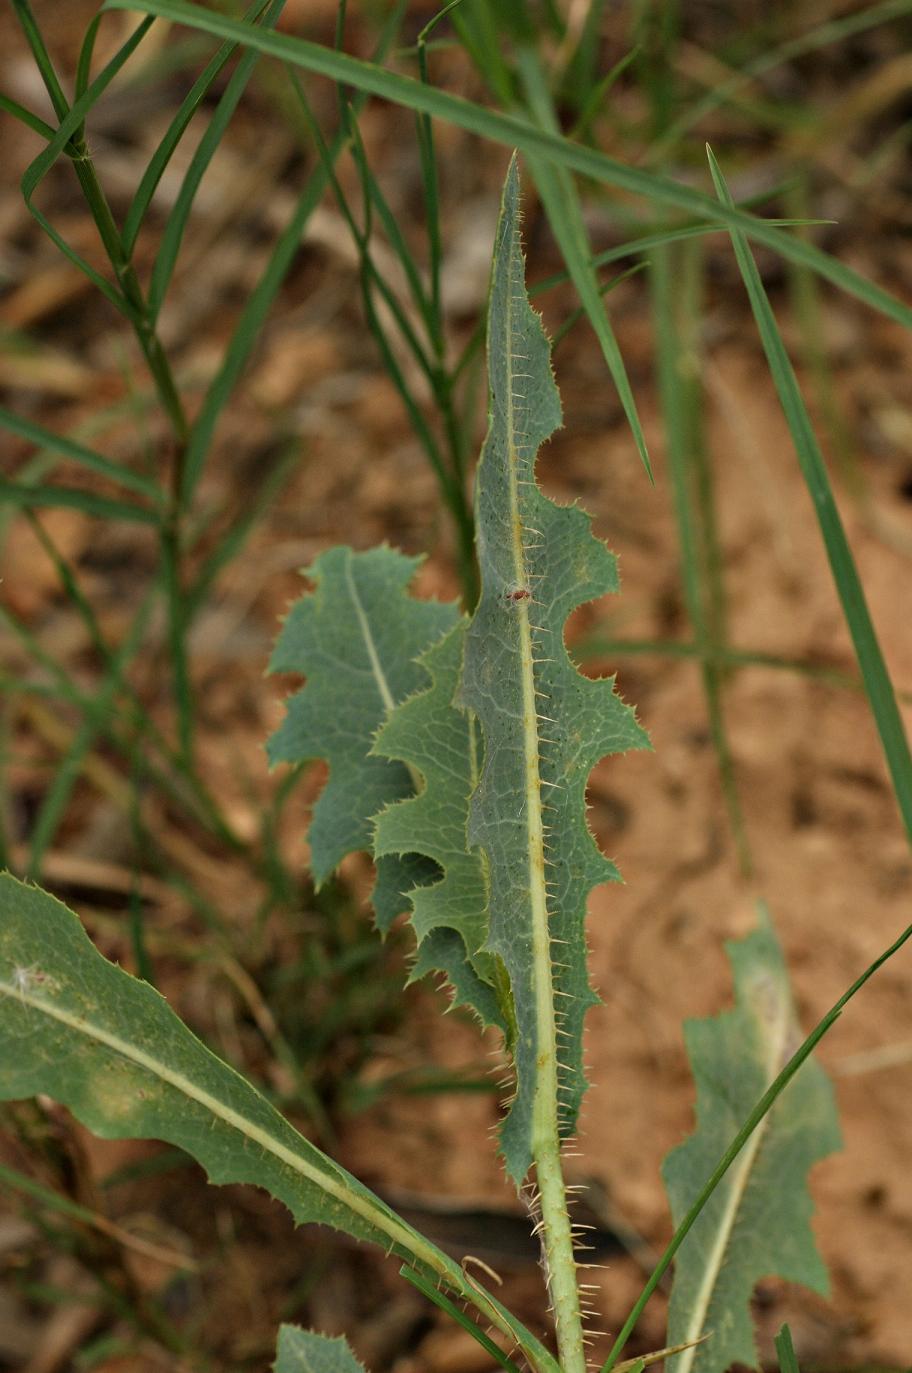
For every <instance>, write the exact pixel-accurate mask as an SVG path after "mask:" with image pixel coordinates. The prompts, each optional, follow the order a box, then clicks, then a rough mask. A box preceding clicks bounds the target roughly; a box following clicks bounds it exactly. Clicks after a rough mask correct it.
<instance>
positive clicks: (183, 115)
mask: <svg viewBox="0 0 912 1373" xmlns="http://www.w3.org/2000/svg"><path fill="white" fill-rule="evenodd" d="M267 4H268V0H257V3H256V4H254V5H251V7H250V9H249V10H248V11H247V14H246V15H245V16H244V22H245V23H252V22H254V21H255V20H256V19H258V18H259V16H260V15H261V14H262V13H263V11H264V10H265V9H266V6H267ZM235 52H237V44H236V43H230V42H229V43H223V44H222V46H221V47H220V48H219V50H218V52H216V53H215V55H214V56H213V57H212V58H210V60H209V61H208V62H207V64H206V66H205V67H204V69H203V70H202V71H201V72H200V74H199V76H198V77H197V79H196V80H195V81H194V83H193V85H192V86H191V87H190V90H189V91H188V92H187V94H186V95H185V96H184V99H183V100H182V101H181V103H180V107H179V108H178V111H177V114H176V115H175V116H174V118H173V119H172V121H171V123H170V124H169V125H168V128H167V129H166V131H165V134H164V137H163V138H162V140H161V142H160V143H159V145H158V147H157V148H156V149H155V152H154V153H153V154H152V157H151V159H150V161H149V164H148V166H147V167H146V170H145V171H144V172H143V174H142V177H141V178H140V182H139V186H138V187H137V189H136V194H135V195H134V197H133V199H132V201H131V202H130V208H129V209H128V210H127V213H126V217H125V219H124V225H123V234H122V238H123V245H124V252H125V253H126V254H127V256H128V257H130V256H132V254H133V249H134V248H135V246H136V240H137V238H138V236H139V231H140V229H141V228H142V224H143V220H144V219H145V217H146V212H147V211H148V209H149V205H150V204H151V202H152V197H153V195H154V194H155V191H156V188H157V186H158V183H159V182H160V181H161V179H162V176H163V175H164V172H165V168H166V167H167V165H168V163H169V162H170V161H171V158H172V156H173V154H174V151H175V149H176V147H177V145H178V143H179V142H180V140H181V138H182V137H183V135H184V133H185V132H186V129H187V126H188V125H189V123H190V121H191V119H192V118H193V116H194V114H195V113H196V111H197V110H198V109H199V107H200V105H201V104H202V102H203V101H204V100H205V98H206V95H207V94H208V92H209V91H210V89H211V88H212V86H213V84H214V83H215V81H216V80H217V79H218V77H219V75H220V73H221V71H222V69H223V68H224V67H225V65H226V64H227V63H228V62H229V61H230V59H231V57H232V55H233V54H234V53H235Z"/></svg>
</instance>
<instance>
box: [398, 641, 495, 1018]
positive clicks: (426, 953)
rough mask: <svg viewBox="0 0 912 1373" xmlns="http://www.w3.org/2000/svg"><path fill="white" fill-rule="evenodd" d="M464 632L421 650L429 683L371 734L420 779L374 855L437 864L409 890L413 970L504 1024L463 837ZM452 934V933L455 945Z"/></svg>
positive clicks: (468, 785)
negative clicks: (434, 876)
mask: <svg viewBox="0 0 912 1373" xmlns="http://www.w3.org/2000/svg"><path fill="white" fill-rule="evenodd" d="M465 630H466V622H465V621H464V620H461V621H460V622H459V623H458V624H457V625H456V626H455V627H454V628H453V629H452V630H450V632H449V633H448V634H447V635H445V637H444V638H443V639H441V640H440V641H439V642H438V643H436V644H434V645H433V646H432V647H431V648H429V649H427V650H426V651H425V652H424V653H423V654H422V655H421V657H420V659H419V662H420V664H421V666H422V667H424V668H425V669H426V671H427V673H428V676H429V677H430V680H431V686H430V687H429V688H428V689H427V690H426V691H419V692H416V694H415V695H414V696H412V697H410V698H409V699H408V700H407V701H404V702H403V703H402V704H401V705H399V706H397V707H396V708H395V710H393V711H392V712H391V713H390V715H389V717H388V718H387V720H386V723H385V724H384V725H383V726H381V728H380V730H379V732H378V734H377V737H376V740H375V742H374V753H376V754H378V755H380V756H382V757H384V758H391V759H396V760H398V761H400V762H403V763H405V764H406V765H407V766H408V767H410V768H412V769H413V770H414V771H415V773H416V774H417V775H418V776H419V777H420V779H421V786H420V790H419V792H418V794H417V795H415V796H410V797H408V798H407V799H405V800H403V801H398V802H396V803H395V804H393V805H390V806H388V807H387V808H386V809H385V810H384V811H381V813H380V814H379V815H378V816H377V819H376V823H375V831H374V854H375V855H376V856H377V857H378V858H380V857H386V856H389V855H401V854H406V853H409V852H417V853H421V854H424V855H425V856H426V857H427V858H430V859H432V860H433V861H434V863H435V864H436V865H437V867H438V868H439V870H440V876H439V880H437V881H433V882H430V883H427V884H424V885H422V886H420V887H418V888H416V889H415V890H414V891H412V892H410V893H408V895H409V898H410V901H411V904H412V925H413V927H414V930H415V936H416V938H417V940H418V946H419V954H418V956H419V962H418V964H417V969H418V972H419V975H420V974H423V973H424V972H427V971H429V970H430V969H431V968H435V967H436V968H439V969H440V970H441V971H442V972H444V973H445V974H446V975H447V977H448V979H449V980H450V982H451V984H452V986H453V989H454V992H455V995H456V998H457V999H458V1000H459V1001H460V1002H463V1003H464V1004H468V1005H470V1006H471V1007H472V1008H473V1009H474V1010H475V1011H476V1012H477V1013H478V1015H479V1016H480V1017H481V1018H482V1020H483V1021H484V1023H485V1024H491V1023H496V1024H498V1025H500V1027H501V1029H503V1030H504V1031H505V1032H506V1030H507V1018H506V1017H505V1016H504V1015H503V1014H502V1013H501V1011H500V1009H499V1008H498V1004H497V996H496V992H495V987H496V984H497V968H496V965H495V960H494V958H493V957H492V955H491V954H490V953H487V952H485V951H484V949H483V945H484V943H485V939H486V937H487V931H488V920H487V891H486V887H485V879H484V872H483V870H482V863H481V856H480V854H479V852H478V851H477V850H475V851H474V852H470V851H469V850H468V847H467V842H466V827H467V822H468V808H469V795H470V793H471V792H472V790H473V789H474V787H475V783H476V780H477V779H476V776H475V771H476V767H475V758H474V753H475V750H474V747H473V741H472V729H473V725H472V721H471V719H470V717H469V715H468V713H467V712H466V711H464V710H460V709H459V708H458V707H457V706H456V705H455V704H454V697H455V695H456V692H457V689H458V686H459V679H460V675H461V672H462V655H463V643H464V640H465ZM451 935H456V936H458V941H459V942H458V944H456V943H454V940H453V939H452V938H451V937H449V936H451ZM428 936H433V937H432V938H431V939H429V938H428ZM464 965H465V966H464Z"/></svg>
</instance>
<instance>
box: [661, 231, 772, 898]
mask: <svg viewBox="0 0 912 1373" xmlns="http://www.w3.org/2000/svg"><path fill="white" fill-rule="evenodd" d="M680 267H681V262H680V258H677V257H676V258H675V259H674V260H672V256H671V250H670V249H668V248H660V249H659V250H658V252H657V253H656V254H655V256H654V258H653V260H652V288H653V304H654V318H655V331H656V353H657V363H658V375H659V395H660V399H661V405H662V410H663V414H664V428H665V433H666V435H667V439H666V451H667V456H668V468H669V474H670V477H671V489H672V496H673V503H674V510H675V521H676V524H677V528H678V545H679V548H680V555H681V572H682V583H683V589H684V600H685V604H686V606H687V614H688V617H689V619H690V622H691V625H692V626H693V632H694V638H695V640H696V643H697V651H698V655H699V658H700V673H701V676H702V679H703V693H704V696H705V698H706V710H707V715H708V717H709V726H710V734H711V736H712V742H713V748H714V750H715V753H716V761H717V765H718V768H719V776H720V779H721V783H722V791H723V795H724V797H725V804H726V808H727V810H728V816H729V822H730V825H731V830H732V835H733V837H734V841H735V847H736V849H737V854H738V862H739V865H740V868H741V871H742V873H743V874H744V875H745V876H748V875H749V874H750V871H751V867H752V864H751V856H750V848H749V844H748V839H747V830H746V827H745V823H744V816H743V814H742V810H741V803H740V800H739V797H738V787H737V781H736V778H735V768H734V761H733V759H732V752H731V748H730V746H729V742H728V734H727V731H726V728H725V710H724V703H723V698H722V686H723V670H722V669H721V668H720V666H719V664H718V661H717V659H716V658H715V656H714V650H715V649H716V648H718V647H722V648H724V646H725V645H724V617H723V614H722V606H723V603H724V596H723V591H722V586H721V569H720V566H719V558H718V556H717V555H716V540H715V536H714V535H715V521H714V518H713V504H712V500H711V488H709V487H708V481H704V483H703V486H704V499H703V500H702V501H701V500H699V499H698V492H697V483H698V480H699V469H700V466H701V464H702V465H703V466H705V458H704V457H703V454H702V452H701V450H702V447H703V442H702V434H701V432H700V430H701V428H702V425H701V415H700V409H701V393H700V387H699V382H698V381H697V379H696V375H695V369H694V368H693V367H692V366H689V365H688V358H691V357H692V356H693V339H690V340H688V339H686V338H685V337H684V333H683V330H682V329H681V328H680V326H679V320H678V307H679V306H680V305H684V306H686V305H687V303H688V302H687V295H688V293H687V292H686V291H683V290H682V286H681V280H682V273H681V271H680ZM685 280H686V278H685ZM691 323H692V321H691ZM688 345H690V346H689V347H688ZM695 469H696V470H695ZM707 476H708V474H707Z"/></svg>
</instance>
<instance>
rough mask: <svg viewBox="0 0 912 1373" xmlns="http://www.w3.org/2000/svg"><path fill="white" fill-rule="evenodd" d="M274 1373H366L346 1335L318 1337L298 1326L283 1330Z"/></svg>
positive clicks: (288, 1326)
mask: <svg viewBox="0 0 912 1373" xmlns="http://www.w3.org/2000/svg"><path fill="white" fill-rule="evenodd" d="M272 1367H273V1373H364V1365H363V1364H361V1363H359V1362H358V1360H357V1359H356V1358H355V1356H354V1354H353V1353H352V1351H351V1349H350V1348H349V1346H348V1343H347V1341H346V1340H345V1339H344V1337H343V1336H342V1335H340V1336H338V1338H336V1339H334V1338H333V1337H332V1336H331V1335H318V1334H317V1333H316V1331H314V1330H301V1329H300V1328H299V1327H298V1326H296V1325H282V1326H280V1327H279V1342H278V1345H277V1347H276V1361H275V1363H274V1364H273V1365H272Z"/></svg>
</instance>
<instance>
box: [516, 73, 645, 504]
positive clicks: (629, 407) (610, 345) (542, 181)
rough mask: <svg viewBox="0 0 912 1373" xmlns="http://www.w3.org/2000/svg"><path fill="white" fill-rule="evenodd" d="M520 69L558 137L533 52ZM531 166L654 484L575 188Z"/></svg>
mask: <svg viewBox="0 0 912 1373" xmlns="http://www.w3.org/2000/svg"><path fill="white" fill-rule="evenodd" d="M518 67H519V72H520V75H521V78H522V82H523V86H524V88H525V92H526V98H527V100H528V102H529V107H530V109H531V111H532V115H533V117H534V119H535V120H536V122H537V123H538V124H540V125H541V127H542V128H544V129H546V130H547V131H548V132H549V133H552V134H554V135H555V136H559V125H558V122H557V116H556V114H555V112H554V106H553V104H552V101H551V96H550V93H549V91H548V84H547V81H546V80H545V75H544V72H543V71H542V69H541V65H540V63H539V60H538V54H537V53H536V52H535V51H534V50H532V49H531V48H524V49H523V50H522V51H521V52H520V53H519V56H518ZM529 167H530V170H531V172H532V177H533V179H534V181H535V184H536V187H537V188H538V193H539V195H540V196H541V199H542V204H543V205H544V207H545V212H546V214H547V216H548V223H549V224H550V226H551V232H552V233H553V234H554V237H555V239H556V240H557V243H558V247H559V248H560V250H561V254H562V255H563V259H564V261H565V262H566V264H567V271H568V273H569V276H570V280H571V281H572V282H573V285H574V286H575V288H576V292H577V295H578V296H579V298H580V303H581V304H582V307H583V309H584V310H585V312H586V316H587V318H588V320H589V323H590V324H591V326H592V329H593V331H594V333H595V336H596V338H597V339H598V341H599V347H600V348H601V350H602V356H603V357H604V359H605V362H606V364H607V366H608V371H609V372H610V373H611V377H612V380H613V381H614V385H615V388H616V389H617V393H618V398H619V400H620V402H621V406H622V408H623V411H624V414H625V415H626V417H627V423H628V424H629V426H630V432H631V433H632V435H633V440H634V443H635V444H636V447H637V452H638V453H639V455H640V459H641V461H642V463H643V466H644V467H645V469H646V473H647V476H648V477H649V479H650V481H651V480H652V467H651V464H650V462H649V453H648V452H647V449H646V440H645V438H644V436H643V427H642V425H641V424H640V417H639V414H638V413H637V408H636V401H635V400H634V398H633V391H632V390H631V387H630V379H629V378H628V376H627V369H626V368H625V366H624V360H623V358H622V357H621V350H620V348H619V347H618V342H617V339H616V338H615V336H614V330H613V329H612V327H611V322H610V320H609V318H608V314H607V311H606V309H605V304H604V301H603V299H602V292H601V290H600V289H599V282H598V278H597V277H596V274H595V269H594V267H592V265H591V263H592V249H591V247H590V245H589V235H588V234H587V232H586V226H585V224H584V223H583V211H582V207H581V205H580V200H579V195H578V193H577V189H576V184H575V182H574V180H573V177H572V176H571V174H570V172H569V171H567V170H566V168H563V167H560V166H558V165H556V164H555V163H554V162H552V161H550V160H549V159H548V158H546V157H540V156H537V155H535V154H530V155H529Z"/></svg>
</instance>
